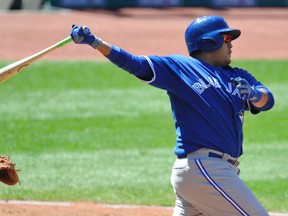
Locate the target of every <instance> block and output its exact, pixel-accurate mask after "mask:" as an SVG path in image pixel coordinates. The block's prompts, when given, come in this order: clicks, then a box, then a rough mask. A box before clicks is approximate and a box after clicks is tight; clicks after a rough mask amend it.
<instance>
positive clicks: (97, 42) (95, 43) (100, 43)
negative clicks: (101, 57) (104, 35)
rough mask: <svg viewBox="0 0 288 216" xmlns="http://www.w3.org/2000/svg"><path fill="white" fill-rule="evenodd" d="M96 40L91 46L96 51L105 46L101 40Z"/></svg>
mask: <svg viewBox="0 0 288 216" xmlns="http://www.w3.org/2000/svg"><path fill="white" fill-rule="evenodd" d="M94 38H95V40H94V41H93V42H92V43H91V44H90V46H92V47H93V48H94V49H97V48H98V47H99V46H100V45H102V44H103V41H102V40H101V39H100V38H97V37H95V36H94Z"/></svg>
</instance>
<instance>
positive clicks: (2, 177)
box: [0, 156, 19, 185]
mask: <svg viewBox="0 0 288 216" xmlns="http://www.w3.org/2000/svg"><path fill="white" fill-rule="evenodd" d="M18 171H19V169H16V168H15V163H12V162H11V160H10V157H7V156H0V181H1V182H3V183H4V184H7V185H15V184H17V183H18V182H19V177H18V174H17V172H18Z"/></svg>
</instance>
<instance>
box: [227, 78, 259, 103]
mask: <svg viewBox="0 0 288 216" xmlns="http://www.w3.org/2000/svg"><path fill="white" fill-rule="evenodd" d="M230 81H231V83H232V84H233V85H235V86H236V88H237V89H238V90H239V92H240V94H241V97H242V99H243V100H255V99H258V96H259V91H258V90H257V89H256V88H255V87H254V86H251V85H250V84H249V83H248V81H247V80H246V79H244V78H241V77H237V78H231V80H230ZM260 94H261V92H260ZM260 97H261V96H260Z"/></svg>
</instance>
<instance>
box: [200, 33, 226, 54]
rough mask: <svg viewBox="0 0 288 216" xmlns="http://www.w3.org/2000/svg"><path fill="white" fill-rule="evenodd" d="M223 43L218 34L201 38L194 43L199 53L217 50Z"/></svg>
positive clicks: (221, 37)
mask: <svg viewBox="0 0 288 216" xmlns="http://www.w3.org/2000/svg"><path fill="white" fill-rule="evenodd" d="M223 43H224V40H223V36H222V35H220V34H214V35H209V36H203V37H200V38H199V39H198V40H197V41H196V45H197V48H198V49H199V50H201V51H206V52H209V51H215V50H217V49H219V48H220V47H221V46H222V45H223Z"/></svg>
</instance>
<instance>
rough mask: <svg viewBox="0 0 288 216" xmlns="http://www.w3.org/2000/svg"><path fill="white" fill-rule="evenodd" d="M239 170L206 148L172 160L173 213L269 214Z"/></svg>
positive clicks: (190, 215) (188, 215) (217, 215)
mask: <svg viewBox="0 0 288 216" xmlns="http://www.w3.org/2000/svg"><path fill="white" fill-rule="evenodd" d="M239 172H240V170H239V168H238V167H236V166H234V165H232V164H231V163H229V162H228V161H226V160H223V159H221V158H215V157H211V156H210V157H209V149H200V150H198V151H196V152H193V153H191V154H189V155H188V156H187V158H183V159H176V161H175V163H174V166H173V169H172V174H171V183H172V186H173V188H174V191H175V193H176V203H175V208H174V213H173V216H196V215H197V216H201V215H203V216H204V215H205V216H238V215H241V216H267V215H268V216H269V214H268V213H267V211H266V210H265V209H264V207H263V206H262V205H261V204H260V203H259V201H258V200H257V199H256V197H255V196H254V194H253V193H252V192H251V190H250V189H249V188H248V187H247V186H246V185H245V184H244V182H243V181H242V180H241V179H240V178H239V175H238V174H239Z"/></svg>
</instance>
